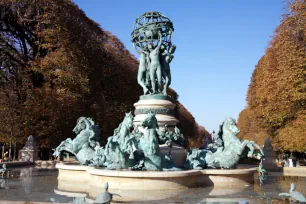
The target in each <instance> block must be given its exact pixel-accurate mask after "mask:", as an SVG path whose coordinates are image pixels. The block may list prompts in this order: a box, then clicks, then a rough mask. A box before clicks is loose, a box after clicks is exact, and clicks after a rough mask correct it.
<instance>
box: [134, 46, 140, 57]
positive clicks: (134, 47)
mask: <svg viewBox="0 0 306 204" xmlns="http://www.w3.org/2000/svg"><path fill="white" fill-rule="evenodd" d="M133 47H134V50H135V51H136V52H137V53H138V54H139V55H140V53H141V52H139V50H138V49H137V48H136V46H135V43H133Z"/></svg>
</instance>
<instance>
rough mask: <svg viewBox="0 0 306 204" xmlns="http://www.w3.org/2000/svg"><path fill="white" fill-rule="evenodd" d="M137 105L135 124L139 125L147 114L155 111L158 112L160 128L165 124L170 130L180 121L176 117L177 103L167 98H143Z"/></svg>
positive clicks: (157, 117)
mask: <svg viewBox="0 0 306 204" xmlns="http://www.w3.org/2000/svg"><path fill="white" fill-rule="evenodd" d="M134 106H135V118H134V126H135V127H139V126H140V125H141V122H142V121H143V120H144V119H145V117H146V114H148V113H149V112H153V113H155V114H156V119H157V121H158V126H159V128H161V129H162V128H163V127H164V126H165V125H167V126H168V128H169V129H170V130H173V129H174V127H175V126H176V124H177V123H178V122H179V121H178V120H177V119H176V118H175V117H174V108H175V106H176V104H174V103H172V102H171V101H169V100H166V99H141V100H139V101H138V102H137V103H135V104H134Z"/></svg>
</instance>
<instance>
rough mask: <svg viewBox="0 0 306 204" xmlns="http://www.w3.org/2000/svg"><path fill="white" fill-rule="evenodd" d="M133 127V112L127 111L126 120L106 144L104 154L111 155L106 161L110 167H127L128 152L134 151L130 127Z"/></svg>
mask: <svg viewBox="0 0 306 204" xmlns="http://www.w3.org/2000/svg"><path fill="white" fill-rule="evenodd" d="M132 127H133V115H132V113H131V112H130V113H126V114H125V117H124V120H123V122H122V123H120V125H119V127H118V128H117V129H115V131H114V135H113V136H111V137H109V138H108V141H107V144H106V146H105V152H104V155H106V157H109V158H110V159H109V161H108V162H106V163H105V165H106V166H107V168H108V169H124V168H127V167H128V166H127V157H128V154H131V153H132V149H131V148H132V147H131V146H129V144H128V143H127V140H128V139H129V135H130V129H131V128H132Z"/></svg>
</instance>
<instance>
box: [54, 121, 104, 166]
mask: <svg viewBox="0 0 306 204" xmlns="http://www.w3.org/2000/svg"><path fill="white" fill-rule="evenodd" d="M73 132H75V133H76V134H77V136H76V138H74V139H73V140H72V139H71V138H68V139H66V140H64V141H63V142H61V144H60V145H59V146H58V147H57V148H56V150H55V152H54V153H53V155H54V156H59V155H60V152H61V151H67V152H70V153H72V154H74V155H75V157H76V159H77V160H78V161H79V162H80V163H81V164H82V165H84V164H88V162H89V161H90V160H92V159H93V157H94V155H95V149H94V148H95V147H96V146H97V144H98V143H99V142H98V141H99V140H100V130H99V126H98V125H95V123H94V121H93V120H92V119H91V118H86V117H80V118H79V119H78V121H77V125H76V126H75V128H74V129H73Z"/></svg>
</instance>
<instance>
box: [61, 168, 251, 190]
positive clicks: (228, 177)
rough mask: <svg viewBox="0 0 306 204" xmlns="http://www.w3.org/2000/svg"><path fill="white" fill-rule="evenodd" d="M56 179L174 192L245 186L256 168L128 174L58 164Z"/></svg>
mask: <svg viewBox="0 0 306 204" xmlns="http://www.w3.org/2000/svg"><path fill="white" fill-rule="evenodd" d="M56 168H57V169H58V170H59V174H58V180H59V181H60V180H62V181H78V182H84V183H87V185H90V186H94V187H101V188H102V187H103V185H104V183H105V182H108V183H109V186H110V189H117V190H175V189H187V188H198V187H209V186H222V187H229V186H245V185H250V184H253V183H254V173H255V172H256V168H250V169H231V170H228V169H227V170H222V169H205V170H186V171H129V170H107V169H102V168H95V167H88V166H80V165H71V164H64V163H59V164H57V165H56Z"/></svg>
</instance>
